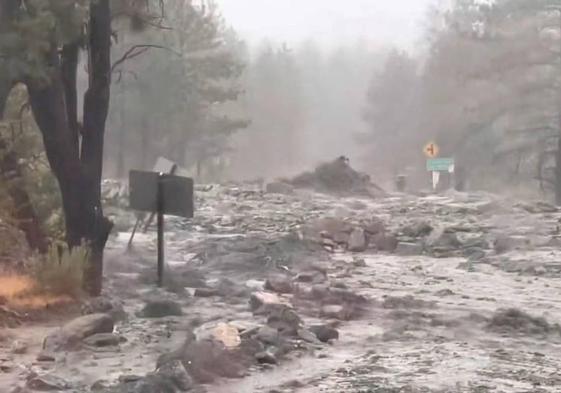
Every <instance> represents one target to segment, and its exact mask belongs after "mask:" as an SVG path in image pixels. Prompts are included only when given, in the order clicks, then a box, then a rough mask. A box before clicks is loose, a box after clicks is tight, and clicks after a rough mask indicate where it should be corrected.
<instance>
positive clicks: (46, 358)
mask: <svg viewBox="0 0 561 393" xmlns="http://www.w3.org/2000/svg"><path fill="white" fill-rule="evenodd" d="M55 360H56V357H55V355H54V354H52V353H50V352H47V351H41V352H40V353H39V355H37V361H38V362H54V361H55Z"/></svg>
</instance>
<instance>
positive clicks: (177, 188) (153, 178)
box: [129, 171, 194, 218]
mask: <svg viewBox="0 0 561 393" xmlns="http://www.w3.org/2000/svg"><path fill="white" fill-rule="evenodd" d="M158 181H161V182H162V191H163V195H162V197H163V209H164V214H170V215H174V216H180V217H186V218H191V217H193V213H194V202H193V199H194V198H193V188H194V187H193V179H190V178H188V177H182V176H175V175H169V174H164V175H163V176H162V177H161V179H159V174H158V173H156V172H144V171H131V172H130V175H129V188H130V206H131V208H132V209H134V210H140V211H147V212H156V211H157V210H158Z"/></svg>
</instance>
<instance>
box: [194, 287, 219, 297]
mask: <svg viewBox="0 0 561 393" xmlns="http://www.w3.org/2000/svg"><path fill="white" fill-rule="evenodd" d="M219 294H220V292H219V291H218V290H217V289H215V288H197V289H195V293H194V296H195V297H213V296H218V295H219Z"/></svg>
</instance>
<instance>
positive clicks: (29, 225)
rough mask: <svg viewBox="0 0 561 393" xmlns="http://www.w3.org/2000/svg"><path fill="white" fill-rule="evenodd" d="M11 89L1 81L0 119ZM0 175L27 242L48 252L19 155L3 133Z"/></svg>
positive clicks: (46, 241)
mask: <svg viewBox="0 0 561 393" xmlns="http://www.w3.org/2000/svg"><path fill="white" fill-rule="evenodd" d="M11 89H12V83H9V84H8V83H2V82H0V120H2V119H3V118H4V110H5V107H6V102H7V100H8V96H9V94H10V91H11ZM0 177H1V178H2V181H3V182H4V183H5V184H6V185H7V187H8V190H7V192H8V196H9V197H10V199H11V200H12V203H13V205H14V212H13V216H14V218H15V219H16V221H17V226H18V228H19V229H20V230H21V231H22V232H23V233H24V235H25V239H26V240H27V244H28V245H29V247H30V248H31V249H32V250H34V251H38V252H40V253H42V254H44V253H46V252H47V251H48V247H49V242H48V240H47V237H46V235H45V233H44V231H43V230H42V228H41V223H40V222H39V218H38V217H37V214H36V213H35V210H34V209H33V205H32V204H31V198H30V196H29V194H28V192H27V190H26V189H25V188H24V186H23V184H22V181H23V174H22V171H21V168H20V166H19V164H18V157H17V155H16V153H15V152H14V151H13V150H9V146H8V143H7V142H6V140H4V138H3V137H2V135H0Z"/></svg>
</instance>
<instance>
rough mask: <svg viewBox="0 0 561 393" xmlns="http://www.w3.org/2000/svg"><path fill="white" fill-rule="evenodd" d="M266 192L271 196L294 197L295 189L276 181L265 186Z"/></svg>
mask: <svg viewBox="0 0 561 393" xmlns="http://www.w3.org/2000/svg"><path fill="white" fill-rule="evenodd" d="M265 191H266V192H267V193H269V194H282V195H292V194H294V187H292V186H291V185H290V184H288V183H284V182H281V181H275V182H272V183H269V184H267V185H266V186H265Z"/></svg>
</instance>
